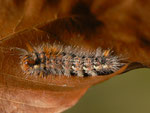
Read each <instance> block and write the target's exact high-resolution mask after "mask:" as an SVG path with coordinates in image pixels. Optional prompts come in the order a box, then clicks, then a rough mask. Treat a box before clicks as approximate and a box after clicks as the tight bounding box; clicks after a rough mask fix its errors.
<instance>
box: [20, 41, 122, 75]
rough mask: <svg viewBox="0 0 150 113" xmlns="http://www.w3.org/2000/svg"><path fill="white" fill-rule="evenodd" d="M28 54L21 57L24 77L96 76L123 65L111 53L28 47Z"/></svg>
mask: <svg viewBox="0 0 150 113" xmlns="http://www.w3.org/2000/svg"><path fill="white" fill-rule="evenodd" d="M28 49H29V51H26V52H25V54H24V55H23V56H22V57H21V68H22V70H23V71H24V73H25V74H30V75H38V76H48V75H65V76H79V77H85V76H97V75H106V74H110V73H113V72H115V71H117V70H118V69H119V68H120V67H121V66H123V63H121V62H120V61H121V60H120V58H119V57H118V56H115V55H112V51H111V50H101V48H97V49H96V50H95V51H90V50H86V49H83V48H79V47H72V46H63V45H59V44H52V45H51V44H48V43H47V44H43V45H40V46H38V47H33V48H32V47H31V46H29V45H28Z"/></svg>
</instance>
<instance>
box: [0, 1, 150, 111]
mask: <svg viewBox="0 0 150 113" xmlns="http://www.w3.org/2000/svg"><path fill="white" fill-rule="evenodd" d="M108 2H109V1H108ZM108 2H107V1H105V0H102V1H99V0H93V1H90V0H89V1H84V0H82V1H73V0H72V1H71V0H70V1H58V0H56V1H55V0H50V1H48V0H38V1H36V0H23V1H21V2H20V1H19V0H13V1H7V0H6V1H3V0H0V7H1V9H2V10H0V15H1V17H0V24H1V25H3V26H1V27H0V36H1V40H0V86H1V92H0V100H1V101H0V105H1V107H0V110H1V112H31V113H34V112H36V113H37V112H39V113H40V112H61V111H63V110H65V109H67V108H69V107H71V106H73V105H74V104H75V103H76V102H77V101H78V100H79V98H80V97H81V96H82V95H83V94H84V93H85V92H86V90H87V89H88V88H89V87H90V86H92V85H94V84H96V83H100V82H103V81H105V80H107V79H109V78H111V77H113V76H116V75H118V74H121V73H123V72H126V71H129V70H131V69H135V68H139V67H146V66H147V67H149V66H150V61H149V56H150V53H149V52H148V50H149V48H150V44H149V42H150V41H149V39H150V38H149V36H150V34H149V30H148V28H149V24H148V23H149V18H148V19H147V18H145V17H144V15H147V13H148V7H144V6H143V5H146V6H149V5H150V4H149V2H148V1H143V2H141V1H140V0H139V1H137V2H136V3H135V2H134V0H133V1H132V2H130V1H129V0H123V1H120V0H114V1H112V3H111V4H110V3H108ZM134 3H135V4H136V5H134V7H131V6H133V4H134ZM141 7H142V9H141ZM118 10H119V11H118ZM136 10H142V11H143V12H144V14H143V13H141V12H136ZM148 17H149V16H148ZM47 42H48V43H54V42H60V43H62V44H66V45H78V46H81V47H84V48H87V49H96V48H97V47H102V48H103V49H106V48H111V49H112V50H114V52H115V54H117V55H120V54H121V55H122V56H123V57H125V58H126V59H125V61H126V62H127V64H126V65H125V66H124V67H122V68H121V69H120V70H118V71H117V72H115V73H113V74H110V75H106V76H96V77H87V78H79V77H66V76H61V77H58V76H50V77H48V78H47V79H46V78H38V77H37V78H36V77H34V76H33V77H32V76H31V77H27V76H26V75H24V74H23V72H22V70H21V68H20V58H19V54H20V51H19V49H17V48H22V49H27V47H26V44H27V43H30V44H33V45H39V44H41V43H47Z"/></svg>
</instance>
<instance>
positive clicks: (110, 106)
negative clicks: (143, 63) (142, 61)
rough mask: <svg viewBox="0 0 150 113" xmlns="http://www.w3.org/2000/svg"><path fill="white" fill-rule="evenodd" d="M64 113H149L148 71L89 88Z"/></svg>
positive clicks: (118, 77) (149, 72)
mask: <svg viewBox="0 0 150 113" xmlns="http://www.w3.org/2000/svg"><path fill="white" fill-rule="evenodd" d="M64 113H150V69H145V68H143V69H136V70H132V71H130V72H127V73H125V74H122V75H118V76H116V77H113V78H112V79H110V80H108V81H105V82H103V83H101V84H98V85H96V86H93V87H91V88H90V89H89V90H88V91H87V93H86V94H85V95H84V96H83V97H82V98H81V100H79V102H78V103H77V104H76V105H75V106H74V107H72V108H71V109H69V110H67V111H65V112H64Z"/></svg>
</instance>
